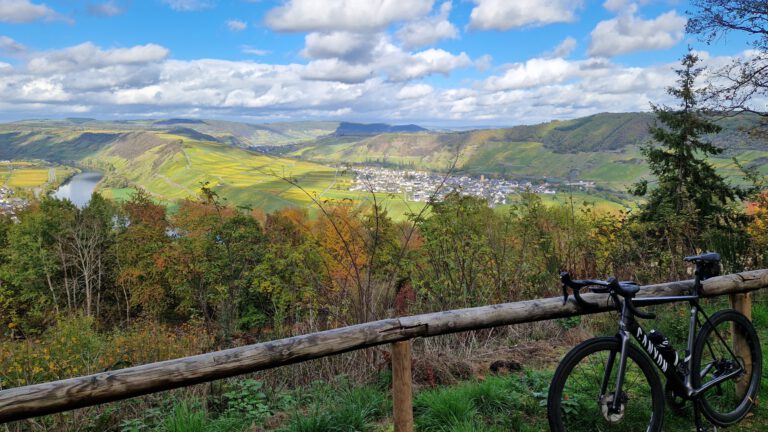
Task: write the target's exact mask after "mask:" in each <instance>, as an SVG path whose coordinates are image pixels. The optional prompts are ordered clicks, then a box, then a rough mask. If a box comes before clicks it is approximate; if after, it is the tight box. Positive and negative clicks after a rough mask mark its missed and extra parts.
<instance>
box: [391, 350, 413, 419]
mask: <svg viewBox="0 0 768 432" xmlns="http://www.w3.org/2000/svg"><path fill="white" fill-rule="evenodd" d="M392 413H393V418H394V423H395V432H413V375H412V372H411V341H401V342H395V343H393V344H392Z"/></svg>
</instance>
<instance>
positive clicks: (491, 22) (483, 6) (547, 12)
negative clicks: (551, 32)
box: [469, 0, 582, 30]
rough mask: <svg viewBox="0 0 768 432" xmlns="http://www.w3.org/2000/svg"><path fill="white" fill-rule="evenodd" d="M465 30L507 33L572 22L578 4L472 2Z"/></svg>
mask: <svg viewBox="0 0 768 432" xmlns="http://www.w3.org/2000/svg"><path fill="white" fill-rule="evenodd" d="M474 2H475V7H474V8H473V9H472V13H471V15H470V20H469V28H470V29H475V30H509V29H512V28H516V27H524V26H541V25H546V24H552V23H557V22H570V21H573V20H575V19H576V11H577V10H578V9H579V8H580V7H581V4H582V0H514V1H511V0H474Z"/></svg>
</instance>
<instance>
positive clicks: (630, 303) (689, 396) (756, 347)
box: [547, 253, 763, 432]
mask: <svg viewBox="0 0 768 432" xmlns="http://www.w3.org/2000/svg"><path fill="white" fill-rule="evenodd" d="M685 261H688V262H691V263H693V264H695V265H696V272H695V279H694V284H693V288H692V290H691V291H690V292H687V293H684V295H679V296H668V297H643V298H635V297H636V294H637V293H638V292H639V291H640V290H641V288H640V286H639V285H637V284H636V283H634V282H620V281H618V280H616V278H609V279H608V280H606V281H600V280H573V279H571V276H570V274H568V273H567V272H563V273H561V275H560V279H561V281H562V283H563V302H564V303H565V302H567V301H568V290H567V288H571V290H572V291H573V297H574V298H575V300H576V303H577V304H578V305H579V306H581V307H583V308H593V307H596V306H597V304H596V303H591V302H588V301H586V300H585V299H584V298H582V296H581V295H580V293H579V291H580V290H581V289H582V288H589V289H590V290H591V291H592V292H596V293H607V294H608V295H609V297H610V299H611V300H612V301H613V305H614V306H615V308H616V310H617V311H618V312H619V314H620V320H619V330H618V333H617V335H616V336H614V337H597V338H593V339H589V340H587V341H585V342H582V343H581V344H579V345H577V346H576V347H574V348H573V349H572V350H571V351H570V352H568V354H566V356H565V357H564V358H563V360H562V361H561V362H560V364H559V366H558V367H557V370H556V371H555V375H554V377H553V378H552V383H551V385H550V390H549V396H548V398H547V416H548V420H549V426H550V429H551V430H552V431H555V432H560V431H569V432H572V431H581V430H585V431H586V430H588V431H607V430H622V431H634V430H638V431H660V430H661V428H662V425H663V422H664V407H665V402H667V403H669V404H670V405H671V406H672V407H676V408H680V407H682V406H683V405H684V404H685V403H686V402H688V401H691V402H692V403H693V411H694V413H693V414H694V421H695V424H696V430H697V431H699V432H704V431H707V430H708V429H707V427H706V426H705V424H704V422H703V421H702V419H701V414H703V415H704V417H705V418H706V419H707V420H709V422H710V423H711V424H713V425H715V428H717V426H723V427H724V426H730V425H733V424H735V423H738V422H739V421H741V420H742V419H743V418H744V417H745V416H746V415H747V413H748V412H749V410H750V409H751V408H752V406H753V405H755V404H756V397H757V393H758V390H759V387H760V379H761V373H762V360H763V359H762V352H761V349H760V342H759V340H758V337H757V333H756V332H755V329H754V327H753V326H752V323H751V322H750V321H749V319H747V318H746V317H745V316H744V315H742V314H741V313H739V312H737V311H735V310H730V309H725V310H721V311H718V312H716V313H714V314H713V315H712V316H708V315H707V314H705V313H704V311H703V310H702V309H701V307H700V306H699V301H698V300H699V298H700V293H701V289H702V284H701V282H702V281H703V280H706V279H708V278H710V277H713V276H718V275H719V274H720V255H719V254H717V253H707V254H702V255H697V256H691V257H687V258H685ZM685 301H687V302H688V303H689V304H690V306H691V318H690V322H689V326H688V343H687V348H686V350H685V354H684V356H683V357H682V358H680V356H679V355H678V353H677V351H676V350H675V349H674V348H673V347H672V346H671V345H670V343H669V340H668V339H667V338H666V337H665V336H664V335H663V334H661V333H660V332H657V331H655V330H652V331H651V332H650V333H647V332H646V331H645V330H644V329H643V328H642V327H641V326H640V324H638V322H637V319H636V318H642V319H654V318H655V317H656V316H655V314H653V313H651V312H642V311H639V310H638V309H637V307H642V306H651V305H656V304H662V303H673V302H685ZM699 316H703V317H704V322H703V323H702V320H701V319H700V318H699ZM629 335H632V336H633V337H634V339H635V340H636V341H637V345H635V344H633V343H631V342H630V336H629ZM734 343H739V344H741V346H740V349H736V348H733V347H734V345H733V344H734ZM641 348H642V350H641ZM643 351H644V353H643ZM734 351H739V353H741V355H739V356H737V355H736V354H735V353H734ZM654 366H655V368H654ZM655 369H658V370H660V371H661V373H662V375H664V376H665V377H666V381H667V382H666V386H665V388H662V384H661V379H660V378H659V375H658V374H657V373H656V371H655Z"/></svg>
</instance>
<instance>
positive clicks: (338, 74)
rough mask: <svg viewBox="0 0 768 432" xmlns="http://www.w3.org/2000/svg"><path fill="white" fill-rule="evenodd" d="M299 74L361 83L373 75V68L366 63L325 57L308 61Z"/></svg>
mask: <svg viewBox="0 0 768 432" xmlns="http://www.w3.org/2000/svg"><path fill="white" fill-rule="evenodd" d="M301 76H302V78H305V79H309V80H318V81H339V82H342V83H361V82H363V81H366V80H367V79H368V78H371V77H373V70H372V69H371V68H370V67H369V66H366V65H359V64H358V65H354V64H349V63H347V62H345V61H343V60H339V59H336V58H327V59H320V60H312V61H311V62H309V64H307V67H306V68H305V69H304V71H303V72H302V74H301Z"/></svg>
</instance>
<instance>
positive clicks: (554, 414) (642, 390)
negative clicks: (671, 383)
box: [547, 337, 664, 432]
mask: <svg viewBox="0 0 768 432" xmlns="http://www.w3.org/2000/svg"><path fill="white" fill-rule="evenodd" d="M611 352H613V353H615V366H614V368H613V372H612V374H611V375H612V379H611V380H609V391H608V393H609V394H610V393H611V391H610V389H611V388H615V376H616V370H617V369H618V360H619V356H620V354H621V343H620V341H619V339H618V338H616V337H599V338H594V339H589V340H587V341H584V342H582V343H580V344H579V345H577V346H576V347H574V348H573V349H572V350H571V351H570V352H568V354H566V356H565V357H564V358H563V360H562V361H561V362H560V365H559V366H558V367H557V370H556V371H555V375H554V377H553V378H552V383H551V385H550V387H549V396H548V397H547V418H548V420H549V427H550V429H551V430H552V431H553V432H565V431H568V432H576V431H580V430H585V431H586V430H588V431H612V430H616V431H643V432H646V431H648V432H655V431H660V430H661V427H662V424H663V422H664V389H663V387H662V385H661V380H660V379H659V376H658V375H657V374H656V371H655V369H654V365H653V364H652V363H651V361H650V360H649V359H648V357H647V356H646V355H645V354H643V353H642V352H641V351H640V349H638V348H637V347H636V346H635V345H632V344H629V345H628V355H627V368H626V374H625V384H624V387H623V389H622V393H623V397H626V398H627V402H626V405H624V404H623V408H622V413H621V414H620V418H619V417H618V416H617V417H614V418H609V417H610V416H611V415H610V414H607V411H606V410H607V403H608V402H609V401H606V400H605V398H604V400H602V401H600V397H599V393H600V384H601V382H602V376H603V374H604V371H605V369H606V368H605V364H606V363H607V360H608V356H609V355H610V353H611ZM601 357H604V359H605V361H604V362H602V359H601ZM590 359H594V360H596V361H598V362H602V367H600V364H599V363H593V364H590V362H591V360H590ZM581 366H584V367H583V368H582V367H581ZM577 368H578V369H577ZM582 370H583V371H584V372H588V373H589V374H590V377H589V379H590V382H588V383H586V384H587V387H580V385H579V384H580V383H579V381H578V377H576V375H577V374H580V373H581V372H582ZM569 379H570V380H571V381H569ZM644 383H645V385H644ZM589 386H591V388H590V387H589ZM582 393H583V394H582ZM564 401H569V402H568V403H567V404H564ZM630 403H631V404H632V405H629V404H630ZM591 405H594V406H591ZM574 407H576V408H574ZM630 408H631V409H632V410H633V411H631V412H632V415H631V417H630V416H629V415H628V413H630ZM569 410H570V411H572V412H570V413H569V412H568V411H569ZM648 410H650V412H649V413H647V416H648V418H647V421H646V420H645V416H644V415H637V413H638V412H639V411H645V412H647V411H648ZM582 411H583V412H582ZM579 425H581V427H579Z"/></svg>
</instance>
